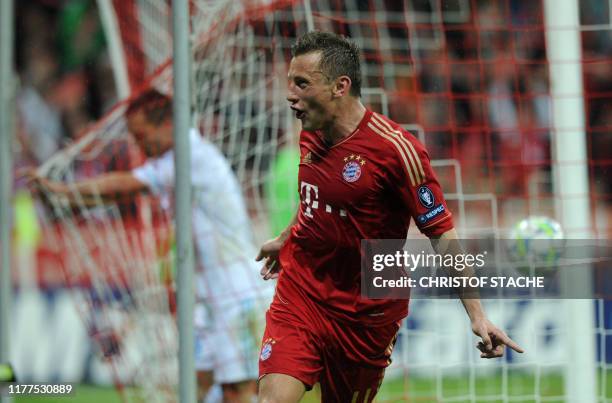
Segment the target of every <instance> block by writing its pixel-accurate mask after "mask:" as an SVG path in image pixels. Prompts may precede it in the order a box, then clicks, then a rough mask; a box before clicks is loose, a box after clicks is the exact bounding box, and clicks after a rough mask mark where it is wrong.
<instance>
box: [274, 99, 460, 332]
mask: <svg viewBox="0 0 612 403" xmlns="http://www.w3.org/2000/svg"><path fill="white" fill-rule="evenodd" d="M300 154H301V161H300V168H299V180H298V190H299V192H300V200H301V203H300V208H299V212H298V221H297V224H296V225H295V226H294V227H293V228H292V230H291V234H290V236H289V238H288V240H287V242H286V243H285V244H284V246H283V248H282V250H281V253H280V262H281V266H282V267H283V271H282V273H281V278H280V279H279V284H278V286H279V287H282V283H283V282H284V281H291V282H294V283H295V284H297V285H298V286H299V288H300V289H301V290H303V291H304V292H305V293H306V294H307V295H308V296H309V297H311V298H313V299H314V300H315V301H317V302H318V303H319V304H320V305H322V306H323V307H324V308H325V309H326V311H327V312H329V314H330V315H331V316H333V317H336V318H339V319H342V320H347V321H351V322H355V321H358V322H361V323H368V324H381V325H382V324H388V323H391V322H393V321H397V320H399V319H401V318H403V317H405V316H406V315H407V313H408V306H407V305H408V304H407V303H406V301H401V300H373V299H367V298H363V297H362V296H361V262H360V259H361V254H360V247H361V240H362V239H403V238H405V237H406V235H407V232H408V226H409V225H410V218H411V217H413V218H414V220H415V222H416V223H417V225H418V227H419V229H420V230H421V232H423V233H424V234H425V235H427V236H435V235H441V234H443V233H444V232H446V231H448V230H450V229H452V228H453V223H452V218H451V213H450V212H449V211H448V208H447V206H446V202H445V201H444V198H443V194H442V190H441V189H440V185H439V183H438V180H437V179H436V176H435V175H434V172H433V170H432V168H431V165H430V162H429V156H428V154H427V152H426V151H425V148H424V147H423V145H422V144H420V143H419V142H418V141H417V140H416V139H415V138H414V137H413V136H412V135H411V134H410V133H408V132H407V131H405V130H404V129H402V128H401V127H400V126H398V125H397V124H396V123H394V122H392V121H391V120H389V119H387V118H386V117H384V116H381V115H379V114H376V113H373V112H371V111H369V110H368V111H366V113H365V116H364V117H363V119H362V120H361V122H360V123H359V126H358V127H357V129H356V130H355V131H354V132H353V133H352V134H351V135H350V136H348V137H346V138H345V139H343V140H342V141H341V142H339V143H337V144H335V145H333V146H331V147H330V146H329V145H326V144H325V141H324V140H323V137H322V135H321V134H320V133H317V132H315V133H311V132H307V131H302V132H301V133H300Z"/></svg>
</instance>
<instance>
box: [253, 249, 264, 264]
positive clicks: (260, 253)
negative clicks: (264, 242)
mask: <svg viewBox="0 0 612 403" xmlns="http://www.w3.org/2000/svg"><path fill="white" fill-rule="evenodd" d="M265 256H266V253H265V252H264V249H263V247H262V248H261V249H260V250H259V253H258V254H257V256H256V257H255V261H256V262H259V261H260V260H261V259H263V258H264V257H265Z"/></svg>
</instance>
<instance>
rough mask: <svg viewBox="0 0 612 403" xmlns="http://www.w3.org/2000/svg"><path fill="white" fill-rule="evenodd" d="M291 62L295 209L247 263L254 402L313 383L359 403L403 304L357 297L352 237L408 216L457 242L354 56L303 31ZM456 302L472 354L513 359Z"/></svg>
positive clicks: (426, 168) (326, 393)
mask: <svg viewBox="0 0 612 403" xmlns="http://www.w3.org/2000/svg"><path fill="white" fill-rule="evenodd" d="M292 56H293V58H292V60H291V63H290V66H289V72H288V95H287V101H289V106H290V107H291V109H292V110H293V111H295V114H296V117H297V119H299V120H300V121H301V122H302V131H301V133H300V153H301V162H300V168H299V185H298V190H299V193H300V199H301V203H300V207H299V211H298V212H297V215H296V217H295V219H294V221H293V222H292V224H291V225H290V226H289V227H288V228H287V229H286V230H285V231H284V232H283V233H281V234H280V235H279V236H278V237H277V238H274V239H272V240H270V241H268V242H266V243H265V244H264V245H263V246H262V248H261V251H260V253H259V256H258V257H257V259H258V260H261V259H264V258H265V264H264V267H263V268H262V275H263V276H264V279H269V278H275V277H278V283H277V287H276V294H275V297H274V300H273V302H272V305H271V306H270V309H269V311H268V312H267V314H266V330H265V333H264V338H263V345H262V349H261V353H260V358H259V401H260V402H262V403H264V402H265V403H272V402H274V403H278V402H282V403H293V402H298V401H299V400H300V399H301V398H302V396H303V395H304V393H305V391H306V390H307V389H310V388H311V387H312V386H313V385H314V384H315V383H317V382H320V384H321V393H322V401H323V402H326V403H328V402H336V403H348V402H353V403H362V402H371V401H372V400H373V399H374V397H375V396H376V393H377V392H378V388H379V386H380V384H381V383H382V379H383V375H384V372H385V368H386V367H387V366H388V365H389V362H390V355H391V351H392V349H393V345H394V342H395V338H396V335H397V332H398V330H399V328H400V323H401V320H402V319H403V318H404V317H406V315H407V314H408V306H407V304H406V302H405V301H401V300H391V299H386V300H372V299H367V298H364V297H362V296H361V292H360V284H361V274H360V267H361V266H360V258H361V256H360V242H361V240H362V239H404V238H405V237H406V235H407V231H408V226H409V223H410V219H411V217H412V218H414V220H415V222H416V223H417V226H418V227H419V229H420V230H421V232H423V233H424V234H425V235H427V236H428V237H429V238H430V239H432V244H433V246H434V248H439V246H438V245H439V244H438V242H436V240H439V239H456V238H457V233H456V231H455V229H454V227H453V219H452V216H451V212H450V211H449V210H448V208H447V206H446V202H445V201H444V197H443V193H442V189H440V185H439V183H438V180H437V179H436V176H435V174H434V172H433V170H432V168H431V165H430V162H429V156H428V155H427V151H426V150H425V148H424V147H423V146H422V145H421V144H420V143H419V142H418V141H417V140H416V139H415V138H414V137H413V136H412V135H410V134H409V133H407V132H406V131H405V130H403V129H402V128H401V127H399V126H398V125H397V124H396V123H395V122H393V121H391V120H390V119H388V118H387V117H385V116H382V115H380V114H377V113H374V112H372V111H370V110H368V109H366V108H365V107H364V105H363V104H362V103H361V101H360V96H361V72H360V60H359V59H360V52H359V49H358V48H357V47H356V46H355V45H354V44H353V43H352V42H350V41H349V40H347V39H345V38H343V37H341V36H338V35H335V34H332V33H325V32H311V33H308V34H306V35H304V36H303V37H301V38H300V39H298V41H297V42H296V43H295V44H294V45H293V47H292ZM436 250H438V249H436ZM438 252H439V250H438ZM462 302H463V305H464V306H465V309H466V311H467V314H468V316H469V318H470V320H471V324H472V330H473V331H474V333H475V334H476V335H477V336H479V337H480V338H481V339H482V341H481V343H480V344H479V348H480V350H481V357H484V358H492V357H501V356H502V355H503V351H504V346H505V345H507V346H509V347H511V348H512V349H514V350H516V351H518V352H522V350H521V348H520V347H519V346H518V345H517V344H516V343H514V342H513V341H512V340H511V339H510V338H509V337H508V336H506V334H505V333H504V332H502V331H501V330H499V329H498V328H497V327H495V326H494V325H493V324H492V323H491V322H490V321H489V320H488V319H487V317H486V315H485V312H484V311H483V309H482V307H481V304H480V301H479V300H478V299H463V300H462Z"/></svg>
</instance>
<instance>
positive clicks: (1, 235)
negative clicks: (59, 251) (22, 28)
mask: <svg viewBox="0 0 612 403" xmlns="http://www.w3.org/2000/svg"><path fill="white" fill-rule="evenodd" d="M13 17H14V14H13V1H12V0H7V1H3V2H2V4H0V364H6V363H8V362H9V353H10V351H11V350H10V340H9V329H10V328H11V326H10V325H11V307H12V295H13V292H12V291H13V290H12V288H13V281H12V277H11V245H12V242H11V225H12V219H11V214H10V213H11V203H12V196H11V195H12V192H11V189H12V178H13V175H12V172H13V171H12V162H11V161H12V158H11V149H12V144H13V133H14V130H13V127H14V126H13V123H14V122H13V119H12V111H13V110H14V108H13V100H14V99H13V95H14V88H15V86H14V76H13V75H14V71H13V68H14V66H13V47H14V43H13V38H14V36H13ZM0 399H1V400H2V401H3V402H5V403H8V402H10V401H11V400H12V399H10V397H7V396H2V397H0Z"/></svg>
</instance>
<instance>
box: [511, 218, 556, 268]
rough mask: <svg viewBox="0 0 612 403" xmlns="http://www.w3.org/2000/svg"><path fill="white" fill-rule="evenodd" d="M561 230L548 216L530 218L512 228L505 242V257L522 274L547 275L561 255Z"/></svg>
mask: <svg viewBox="0 0 612 403" xmlns="http://www.w3.org/2000/svg"><path fill="white" fill-rule="evenodd" d="M562 240H563V229H562V228H561V224H559V223H558V222H557V221H555V220H553V219H552V218H549V217H544V216H531V217H527V218H525V219H523V220H521V221H519V222H518V223H516V224H515V225H514V227H513V228H512V231H511V233H510V239H509V240H508V249H509V258H510V261H511V262H512V263H513V264H514V266H515V267H516V269H517V270H518V271H519V272H521V273H522V274H530V275H546V274H551V271H553V270H554V269H555V268H556V266H557V263H558V261H559V258H560V257H561V253H562V249H563V248H562V244H563V242H562Z"/></svg>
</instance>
